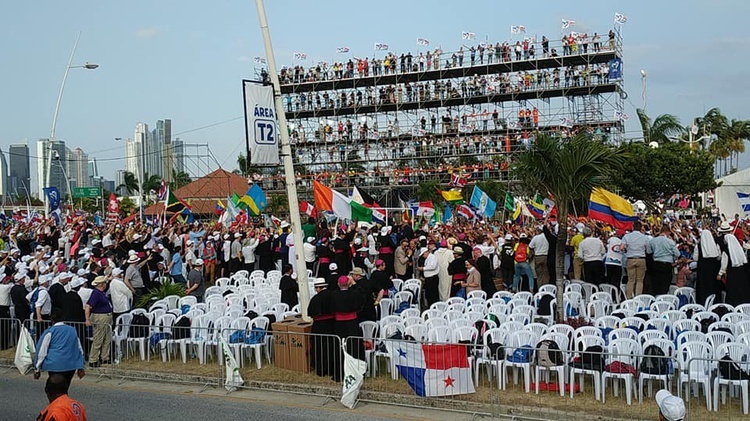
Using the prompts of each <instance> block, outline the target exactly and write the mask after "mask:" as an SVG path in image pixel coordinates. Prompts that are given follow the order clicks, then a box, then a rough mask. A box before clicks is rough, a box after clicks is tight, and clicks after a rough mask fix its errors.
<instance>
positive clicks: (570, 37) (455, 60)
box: [279, 30, 616, 84]
mask: <svg viewBox="0 0 750 421" xmlns="http://www.w3.org/2000/svg"><path fill="white" fill-rule="evenodd" d="M606 38H607V39H606V42H605V41H603V40H602V36H601V35H599V34H598V33H596V32H595V33H594V34H593V35H589V34H587V33H576V32H570V33H568V34H566V35H563V36H562V37H561V38H560V40H559V41H550V39H548V38H547V37H546V36H542V38H541V39H537V38H536V37H534V38H529V37H524V38H523V40H517V41H515V42H510V41H505V42H502V43H501V42H496V43H495V44H494V45H493V44H492V43H489V42H480V43H478V44H476V45H470V46H467V45H462V46H460V47H459V49H458V51H453V52H444V51H443V50H442V48H435V49H432V50H430V49H429V48H426V50H427V51H425V52H421V51H420V52H418V53H417V54H416V55H414V54H412V53H411V52H407V53H401V54H400V55H399V54H397V53H392V52H386V53H385V54H384V57H383V58H376V57H372V58H370V57H365V58H357V57H353V58H351V59H349V60H347V61H341V62H333V63H327V62H319V63H317V64H316V65H313V66H310V67H308V68H305V67H304V66H302V65H295V66H293V67H289V68H286V67H285V68H282V69H281V71H280V73H279V80H280V81H281V83H282V84H299V83H310V82H319V81H326V80H339V79H349V78H363V77H370V76H384V75H390V74H398V73H411V72H414V73H416V72H425V71H430V70H440V69H451V68H456V67H465V66H478V65H484V64H485V63H486V64H493V63H507V62H512V61H521V60H534V59H537V58H540V57H541V58H547V57H559V56H560V55H562V56H567V55H571V54H588V53H598V52H600V51H602V50H603V49H609V50H614V49H615V48H616V34H615V32H614V31H613V30H610V31H609V33H608V34H607V35H606ZM558 49H559V50H558ZM540 51H541V53H540Z"/></svg>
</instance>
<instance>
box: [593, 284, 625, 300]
mask: <svg viewBox="0 0 750 421" xmlns="http://www.w3.org/2000/svg"><path fill="white" fill-rule="evenodd" d="M599 290H600V291H601V292H606V293H607V294H608V295H609V296H610V298H611V302H612V304H618V303H619V302H620V301H622V300H621V297H620V294H621V292H620V289H619V288H617V287H616V286H614V285H609V284H601V285H599Z"/></svg>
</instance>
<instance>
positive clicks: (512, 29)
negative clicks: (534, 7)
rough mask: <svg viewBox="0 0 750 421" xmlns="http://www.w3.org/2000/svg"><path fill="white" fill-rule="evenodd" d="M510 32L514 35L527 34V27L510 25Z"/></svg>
mask: <svg viewBox="0 0 750 421" xmlns="http://www.w3.org/2000/svg"><path fill="white" fill-rule="evenodd" d="M510 33H511V34H512V35H518V34H525V33H526V27H525V26H523V25H511V27H510Z"/></svg>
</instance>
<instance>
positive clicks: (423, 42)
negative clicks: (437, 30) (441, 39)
mask: <svg viewBox="0 0 750 421" xmlns="http://www.w3.org/2000/svg"><path fill="white" fill-rule="evenodd" d="M417 45H430V40H428V39H427V38H417Z"/></svg>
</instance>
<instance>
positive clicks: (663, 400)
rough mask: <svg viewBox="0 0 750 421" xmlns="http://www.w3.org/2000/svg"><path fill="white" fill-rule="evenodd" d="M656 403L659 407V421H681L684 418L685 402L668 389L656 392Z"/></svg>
mask: <svg viewBox="0 0 750 421" xmlns="http://www.w3.org/2000/svg"><path fill="white" fill-rule="evenodd" d="M655 398H656V405H657V406H658V407H659V421H682V420H684V419H685V402H684V401H683V400H682V398H679V397H677V396H674V395H672V394H671V393H670V392H669V391H668V390H666V389H662V390H660V391H658V392H656V397H655Z"/></svg>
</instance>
